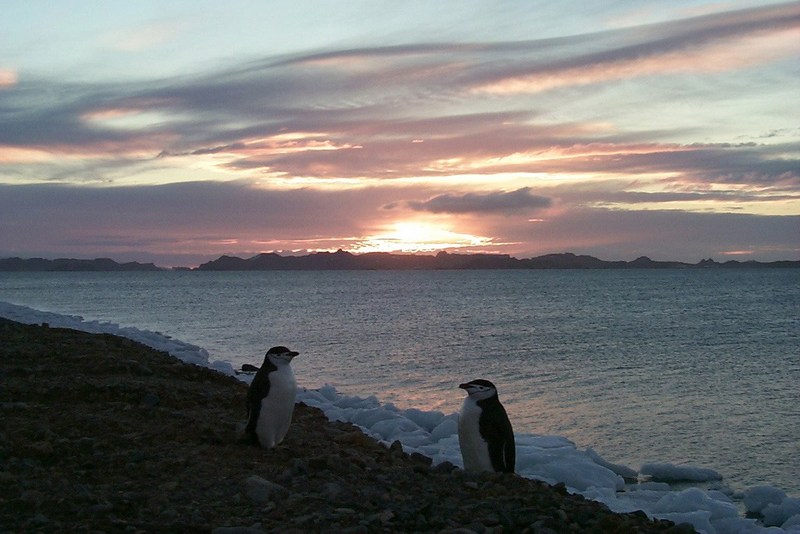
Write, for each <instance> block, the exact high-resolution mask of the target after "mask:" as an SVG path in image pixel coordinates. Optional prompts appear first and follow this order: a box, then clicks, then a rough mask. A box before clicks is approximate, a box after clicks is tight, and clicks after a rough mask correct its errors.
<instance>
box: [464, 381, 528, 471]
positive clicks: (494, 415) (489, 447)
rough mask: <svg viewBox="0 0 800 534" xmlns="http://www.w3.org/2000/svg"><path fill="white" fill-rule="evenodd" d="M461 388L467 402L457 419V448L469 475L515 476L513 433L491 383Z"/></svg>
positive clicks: (468, 384) (466, 385)
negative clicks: (486, 473) (478, 473)
mask: <svg viewBox="0 0 800 534" xmlns="http://www.w3.org/2000/svg"><path fill="white" fill-rule="evenodd" d="M458 387H460V388H461V389H463V390H466V392H467V398H466V399H464V404H463V405H462V407H461V413H460V414H459V417H458V444H459V447H460V448H461V457H462V458H463V459H464V470H466V471H496V472H501V473H513V472H514V464H515V462H516V450H515V445H514V430H513V429H512V427H511V421H509V420H508V414H507V413H506V409H505V408H503V405H502V404H500V399H499V398H498V396H497V388H496V387H495V385H494V384H492V383H491V382H489V381H488V380H483V379H478V380H472V381H471V382H467V383H465V384H460V385H459V386H458Z"/></svg>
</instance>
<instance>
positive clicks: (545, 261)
mask: <svg viewBox="0 0 800 534" xmlns="http://www.w3.org/2000/svg"><path fill="white" fill-rule="evenodd" d="M798 267H800V261H794V260H781V261H772V262H759V261H744V262H740V261H736V260H730V261H726V262H722V263H720V262H717V261H715V260H713V259H705V260H701V261H699V262H697V263H685V262H679V261H656V260H652V259H650V258H648V257H646V256H641V257H639V258H637V259H635V260H633V261H606V260H601V259H598V258H595V257H594V256H587V255H576V254H573V253H569V252H566V253H561V254H546V255H544V256H537V257H535V258H527V259H518V258H515V257H512V256H509V255H507V254H451V253H447V252H439V253H438V254H436V255H423V254H391V253H386V252H371V253H365V254H352V253H350V252H345V251H343V250H338V251H336V252H314V253H311V254H307V255H304V256H281V255H279V254H276V253H273V252H270V253H264V254H258V255H256V256H253V257H251V258H239V257H235V256H225V255H223V256H220V257H219V258H217V259H215V260H212V261H209V262H206V263H203V264H201V265H200V266H198V267H196V268H189V267H178V268H174V269H172V270H186V271H189V270H191V271H334V270H339V271H342V270H431V271H433V270H475V269H497V270H501V269H737V268H798ZM162 270H169V269H166V268H162V267H158V266H156V265H155V264H153V263H139V262H127V263H118V262H116V261H114V260H112V259H109V258H97V259H93V260H83V259H68V258H60V259H55V260H48V259H43V258H30V259H22V258H5V259H0V272H21V271H36V272H56V271H60V272H64V271H162Z"/></svg>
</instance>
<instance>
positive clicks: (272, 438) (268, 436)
mask: <svg viewBox="0 0 800 534" xmlns="http://www.w3.org/2000/svg"><path fill="white" fill-rule="evenodd" d="M269 384H270V386H269V393H268V394H267V396H266V397H264V398H263V399H261V410H260V411H259V414H258V423H257V424H256V434H257V435H258V441H259V442H260V443H261V446H262V447H267V448H272V447H274V446H275V445H277V444H278V443H280V442H281V441H283V438H285V437H286V433H287V432H288V431H289V426H290V425H291V423H292V414H293V413H294V401H295V397H296V396H297V382H296V381H295V378H294V373H293V372H292V368H291V367H290V366H289V365H280V366H278V368H277V369H276V370H275V371H272V372H271V373H270V374H269Z"/></svg>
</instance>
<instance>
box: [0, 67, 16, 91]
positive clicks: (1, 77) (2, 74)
mask: <svg viewBox="0 0 800 534" xmlns="http://www.w3.org/2000/svg"><path fill="white" fill-rule="evenodd" d="M18 81H19V76H18V75H17V71H14V70H11V69H0V88H3V87H12V86H14V85H17V82H18Z"/></svg>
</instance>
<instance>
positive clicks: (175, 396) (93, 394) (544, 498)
mask: <svg viewBox="0 0 800 534" xmlns="http://www.w3.org/2000/svg"><path fill="white" fill-rule="evenodd" d="M0 340H2V343H0V376H2V377H3V388H2V390H0V407H1V409H2V413H3V418H4V420H5V421H6V425H5V429H4V430H3V431H2V438H3V439H2V440H1V441H0V443H2V445H0V458H2V460H3V462H2V468H0V487H2V489H0V525H3V528H2V530H3V531H6V530H8V531H11V532H14V531H26V532H27V531H42V532H47V531H66V530H106V531H122V532H148V531H154V530H168V531H193V532H215V531H216V532H217V533H218V534H224V532H226V530H225V529H228V528H233V527H238V528H250V529H252V530H251V531H250V532H253V533H255V532H308V531H312V532H313V531H329V532H354V533H355V532H386V531H423V532H424V531H427V532H448V531H453V530H456V529H467V530H462V531H461V532H469V531H472V532H500V531H503V532H510V531H513V532H525V531H528V532H570V531H572V532H576V531H577V532H584V531H615V530H616V531H618V532H643V533H650V532H671V533H678V532H680V533H684V532H686V533H688V532H693V531H694V530H693V529H692V527H690V526H688V525H679V526H675V525H674V524H673V523H671V522H668V521H663V520H655V521H654V520H650V519H648V518H647V517H646V516H645V514H644V513H641V512H635V513H631V514H616V513H613V512H611V511H609V510H608V508H607V507H606V506H605V505H603V504H601V503H598V502H595V501H590V500H587V499H585V498H584V497H582V496H578V495H570V494H568V493H567V492H566V490H565V488H564V487H563V486H549V485H547V484H545V483H543V482H538V481H534V480H530V479H526V478H523V477H520V476H516V475H497V474H482V475H473V474H468V473H465V472H464V471H462V470H461V469H458V468H455V467H453V466H452V465H449V464H440V465H438V466H432V465H431V462H430V459H429V458H426V457H423V456H421V455H418V454H414V455H408V454H406V453H404V452H403V451H402V447H400V446H399V443H397V444H393V445H392V446H391V447H386V446H384V445H383V444H381V443H379V442H378V441H376V440H374V439H373V438H371V437H368V436H367V435H365V434H364V433H363V432H362V431H361V430H360V429H359V428H357V427H356V426H354V425H352V424H349V423H341V422H332V421H329V420H328V419H327V418H326V417H325V416H324V414H323V413H322V412H321V411H320V410H319V409H316V408H312V407H309V406H306V405H304V404H298V405H297V407H296V410H295V417H294V421H293V424H292V427H291V428H290V430H289V435H288V436H287V438H286V440H285V441H284V443H282V444H281V445H279V446H278V447H276V448H275V449H273V450H264V449H259V448H256V447H250V446H246V445H243V444H241V443H240V442H238V441H237V436H236V427H237V425H238V424H240V423H241V422H243V421H244V396H245V393H246V390H247V385H246V384H244V383H242V382H240V381H238V380H236V379H235V378H233V377H229V376H225V375H223V374H221V373H218V372H216V371H213V370H211V369H207V368H203V367H199V366H195V365H191V364H186V363H183V362H181V361H179V360H177V359H176V358H174V357H172V356H169V355H168V354H166V353H164V352H159V351H157V350H154V349H151V348H148V347H146V346H144V345H141V344H139V343H137V342H135V341H132V340H129V339H126V338H121V337H117V336H114V335H111V334H89V333H85V332H80V331H76V330H69V329H61V328H48V327H45V326H38V325H22V324H20V323H16V322H13V321H8V320H4V319H0ZM546 529H550V530H549V531H548V530H546ZM240 532H244V531H243V530H240Z"/></svg>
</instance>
